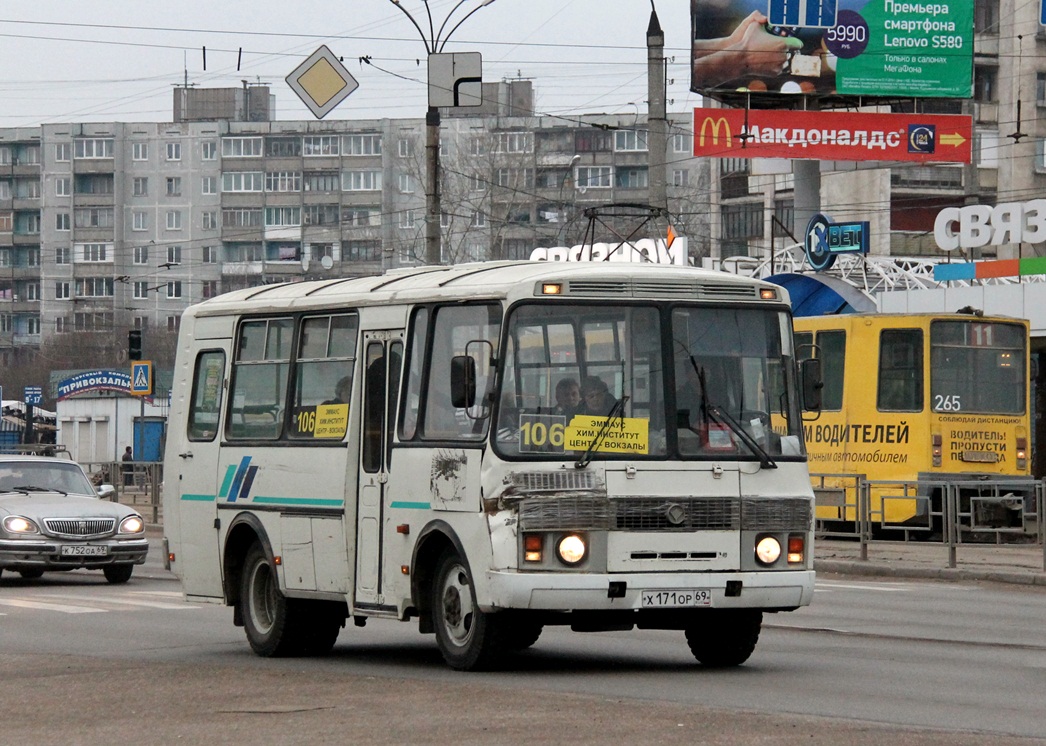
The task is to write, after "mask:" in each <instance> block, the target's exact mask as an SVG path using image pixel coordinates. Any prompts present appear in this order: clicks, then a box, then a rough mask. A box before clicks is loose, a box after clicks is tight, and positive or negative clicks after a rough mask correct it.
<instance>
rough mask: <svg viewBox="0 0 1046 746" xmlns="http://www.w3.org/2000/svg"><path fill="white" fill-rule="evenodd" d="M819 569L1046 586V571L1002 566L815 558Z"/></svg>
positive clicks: (903, 576) (859, 573)
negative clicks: (914, 564)
mask: <svg viewBox="0 0 1046 746" xmlns="http://www.w3.org/2000/svg"><path fill="white" fill-rule="evenodd" d="M814 570H815V571H816V572H824V573H836V574H839V575H865V576H876V577H894V578H923V579H928V580H983V581H989V582H993V583H1010V584H1013V585H1034V586H1043V587H1046V573H1041V572H1040V573H1032V572H1027V573H1024V572H1006V571H1001V570H974V569H970V568H960V567H911V566H897V565H884V564H881V563H877V562H866V561H860V562H851V561H847V560H818V559H815V560H814Z"/></svg>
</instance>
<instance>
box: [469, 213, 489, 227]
mask: <svg viewBox="0 0 1046 746" xmlns="http://www.w3.org/2000/svg"><path fill="white" fill-rule="evenodd" d="M471 225H472V227H473V228H486V227H487V216H486V215H484V214H483V213H482V212H478V211H477V212H474V213H472V223H471Z"/></svg>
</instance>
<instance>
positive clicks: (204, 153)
mask: <svg viewBox="0 0 1046 746" xmlns="http://www.w3.org/2000/svg"><path fill="white" fill-rule="evenodd" d="M200 156H201V157H202V158H203V160H205V161H216V160H218V143H216V142H215V141H214V140H208V141H207V142H205V143H203V144H202V145H201V146H200Z"/></svg>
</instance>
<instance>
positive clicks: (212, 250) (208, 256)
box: [203, 246, 218, 264]
mask: <svg viewBox="0 0 1046 746" xmlns="http://www.w3.org/2000/svg"><path fill="white" fill-rule="evenodd" d="M203 263H204V264H217V263H218V247H217V246H204V247H203Z"/></svg>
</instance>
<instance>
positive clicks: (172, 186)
mask: <svg viewBox="0 0 1046 746" xmlns="http://www.w3.org/2000/svg"><path fill="white" fill-rule="evenodd" d="M167 196H168V197H180V196H182V177H181V176H168V177H167Z"/></svg>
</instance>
